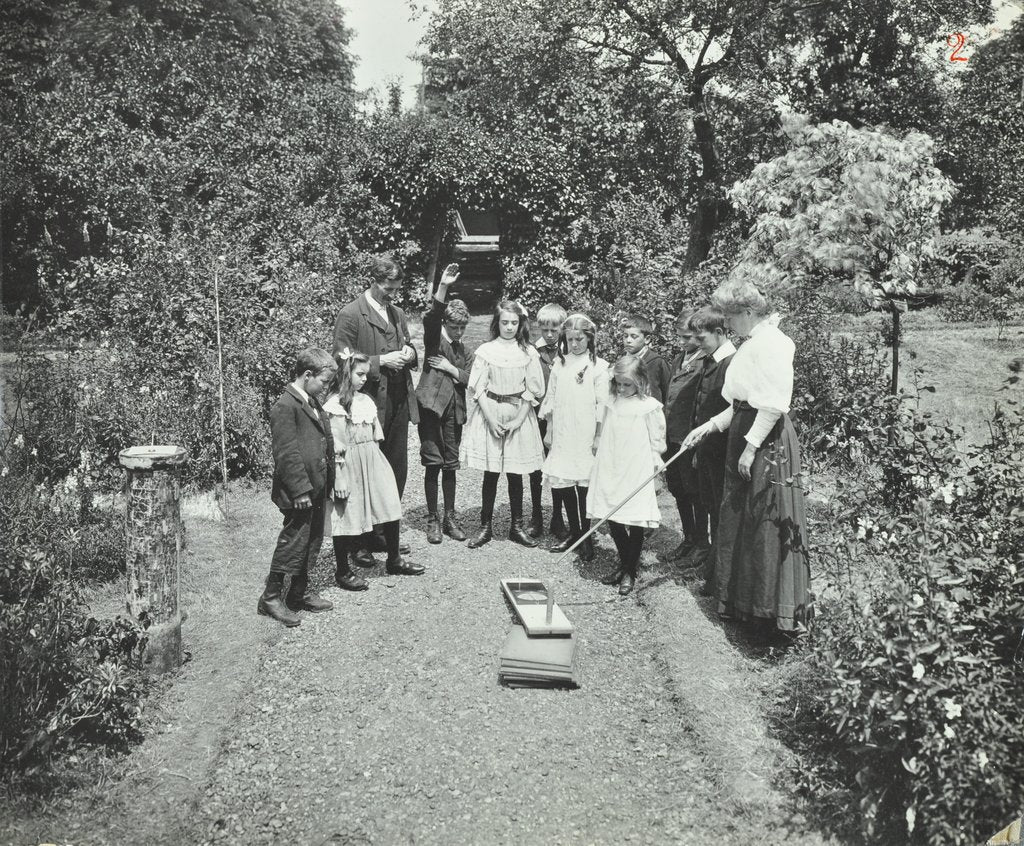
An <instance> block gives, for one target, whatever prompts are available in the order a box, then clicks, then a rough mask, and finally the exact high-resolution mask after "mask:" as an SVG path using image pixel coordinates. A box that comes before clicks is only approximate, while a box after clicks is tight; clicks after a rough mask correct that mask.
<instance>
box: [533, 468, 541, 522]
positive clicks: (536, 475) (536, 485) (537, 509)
mask: <svg viewBox="0 0 1024 846" xmlns="http://www.w3.org/2000/svg"><path fill="white" fill-rule="evenodd" d="M543 483H544V474H543V472H542V471H540V470H534V471H533V472H532V473H531V474H530V505H531V506H533V513H534V514H535V515H536V514H540V513H541V498H542V497H543V495H544V491H543Z"/></svg>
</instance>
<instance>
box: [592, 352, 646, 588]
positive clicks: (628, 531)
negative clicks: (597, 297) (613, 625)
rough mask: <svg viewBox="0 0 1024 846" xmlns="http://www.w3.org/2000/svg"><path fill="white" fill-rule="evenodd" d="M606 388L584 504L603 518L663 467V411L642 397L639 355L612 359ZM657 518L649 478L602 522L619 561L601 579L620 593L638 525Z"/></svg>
mask: <svg viewBox="0 0 1024 846" xmlns="http://www.w3.org/2000/svg"><path fill="white" fill-rule="evenodd" d="M609 390H610V394H611V399H610V400H609V401H608V405H607V406H606V409H607V410H606V411H605V414H604V419H603V423H602V426H601V434H600V435H599V436H598V446H597V455H596V456H595V458H594V469H593V472H592V473H591V476H590V499H589V507H588V508H587V516H588V517H591V518H594V519H598V520H601V519H604V518H605V517H607V516H608V515H609V514H610V513H611V511H612V509H613V508H614V507H615V506H616V505H618V503H619V502H620V501H621V500H622V498H623V497H624V496H626V495H627V494H628V493H630V492H631V491H632V490H634V489H635V488H636V487H637V486H638V485H640V483H641V482H643V481H644V479H647V478H650V477H651V476H653V475H654V474H655V473H656V472H657V471H659V470H660V469H661V468H662V467H664V462H663V461H662V458H661V454H662V453H663V452H664V451H665V414H664V412H663V410H662V405H661V403H660V402H658V401H657V400H656V399H654V398H653V397H651V396H648V393H647V392H648V390H649V389H648V383H647V376H646V374H645V373H644V367H643V363H642V362H641V361H640V359H638V358H637V357H636V356H633V355H626V356H623V357H622V358H620V359H619V360H618V361H617V362H615V366H614V368H613V369H612V381H611V385H610V388H609ZM660 522H661V512H660V511H659V510H658V494H657V490H656V488H655V484H654V481H653V480H651V481H650V482H649V483H648V484H647V485H645V486H644V487H643V488H641V490H640V491H639V492H638V493H637V494H636V495H635V496H634V497H633V498H632V499H631V500H629V501H628V502H627V503H626V504H625V505H623V506H622V508H621V509H619V510H618V511H616V512H615V516H614V517H613V518H612V519H610V520H609V521H608V527H609V528H610V529H611V533H612V539H613V540H614V541H615V548H616V549H617V550H618V553H619V566H618V568H617V569H616V570H615V571H614V572H612V573H609V574H608V575H607V576H605V577H604V578H603V579H602V580H601V581H602V582H604V583H605V584H607V585H614V584H618V585H619V593H620V594H622V595H623V596H625V595H626V594H628V593H629V592H630V591H631V590H633V585H634V583H635V581H636V578H637V575H638V571H639V567H640V554H641V552H642V551H643V543H644V529H645V528H655V527H657V526H658V524H659V523H660Z"/></svg>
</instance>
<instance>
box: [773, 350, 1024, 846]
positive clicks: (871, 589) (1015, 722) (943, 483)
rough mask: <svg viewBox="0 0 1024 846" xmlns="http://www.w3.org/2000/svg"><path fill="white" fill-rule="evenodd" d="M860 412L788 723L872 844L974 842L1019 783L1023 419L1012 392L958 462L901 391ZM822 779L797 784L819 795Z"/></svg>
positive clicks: (820, 512)
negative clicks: (827, 760) (844, 796)
mask: <svg viewBox="0 0 1024 846" xmlns="http://www.w3.org/2000/svg"><path fill="white" fill-rule="evenodd" d="M1017 366H1018V367H1019V363H1018V365H1017ZM1012 379H1013V380H1014V381H1015V380H1016V376H1014V377H1012ZM1009 385H1010V383H1008V386H1009ZM878 392H879V394H882V389H881V388H880V387H879V390H878ZM859 410H860V413H861V414H862V415H863V416H864V418H865V419H864V421H863V422H862V423H861V425H860V427H859V429H858V430H857V431H854V432H850V434H849V436H848V437H849V442H850V445H849V446H848V448H847V449H846V453H847V455H848V456H850V457H851V458H853V465H852V467H851V470H852V472H847V473H844V474H843V475H842V476H841V477H840V478H839V479H838V480H837V482H836V485H837V487H836V490H835V492H834V494H833V495H832V496H830V497H829V498H828V501H827V504H826V505H825V506H823V507H821V508H819V509H816V511H815V512H814V513H815V515H816V518H817V519H816V525H815V526H814V531H813V532H812V536H813V538H814V541H815V542H814V549H813V554H814V560H815V561H816V573H817V579H818V581H817V591H818V596H819V600H818V610H819V613H818V617H817V621H816V625H815V627H814V629H813V631H812V632H811V635H810V636H809V637H808V638H807V639H806V640H805V641H804V642H803V643H802V644H801V646H800V649H799V650H798V652H797V655H796V656H795V657H794V658H793V662H792V666H791V668H790V669H791V671H792V676H791V684H790V685H789V686H788V688H787V692H786V693H785V696H784V699H785V700H786V702H787V703H788V704H787V706H786V708H785V711H786V713H785V715H784V716H783V719H784V720H785V722H786V723H788V724H789V725H790V727H791V730H792V731H793V738H794V739H795V742H796V743H797V745H801V746H803V747H804V748H805V749H806V748H808V747H810V746H813V744H814V742H815V741H816V742H817V744H819V745H818V746H817V747H816V749H815V753H814V754H815V757H817V758H818V760H820V756H821V753H822V751H823V750H824V749H828V750H830V751H829V753H828V755H826V756H825V757H830V756H833V757H834V758H835V769H834V770H833V771H832V772H833V776H834V780H833V781H832V786H833V789H834V788H835V787H836V786H841V787H842V788H844V789H845V790H846V791H848V795H850V796H852V797H855V800H856V802H857V805H858V807H857V809H856V811H855V813H856V814H857V816H859V818H860V819H861V821H862V824H863V832H864V834H865V835H866V836H867V837H868V839H869V840H870V841H871V842H877V843H892V842H912V843H923V844H934V846H938V844H973V843H979V842H982V841H983V840H984V838H985V837H987V836H989V835H990V834H991V833H992V832H993V831H995V830H997V829H998V828H999V827H1000V826H1001V825H1002V824H1003V823H1004V821H1005V820H1006V819H1009V818H1012V817H1013V816H1014V815H1015V814H1016V813H1018V811H1019V801H1020V792H1021V790H1022V789H1024V771H1022V770H1021V769H1020V767H1019V766H1018V764H1017V762H1019V761H1020V760H1021V758H1022V756H1024V733H1022V732H1021V717H1020V708H1019V703H1020V701H1021V697H1022V696H1024V676H1022V674H1021V672H1020V667H1021V663H1020V662H1021V660H1022V658H1024V650H1022V649H1021V642H1022V641H1021V638H1022V634H1024V631H1022V625H1024V599H1022V598H1024V569H1022V568H1024V555H1022V550H1024V531H1022V526H1024V519H1022V518H1024V483H1022V481H1021V477H1020V472H1019V471H1020V466H1021V461H1022V459H1024V418H1022V416H1021V409H1020V406H1019V405H1018V404H1017V401H1016V398H1015V397H1014V396H1013V395H1012V394H1008V395H1007V398H1006V400H1005V401H1004V403H1002V404H1001V407H1000V408H999V409H998V410H997V412H996V414H995V417H994V418H993V420H992V428H991V439H990V440H989V441H988V442H987V443H984V444H981V445H978V446H970V447H967V448H966V451H964V450H961V449H958V448H957V445H956V443H955V441H954V436H955V433H954V432H953V431H952V430H950V429H949V428H948V427H945V426H943V425H941V424H940V423H938V422H935V421H932V420H931V419H930V418H929V417H928V416H927V415H925V414H921V413H920V412H918V411H917V409H916V407H915V406H914V404H913V403H912V402H911V401H910V399H909V398H908V397H905V396H904V397H900V398H893V397H881V398H880V401H879V402H878V403H877V405H876V407H875V409H874V411H872V408H871V407H870V406H869V405H866V404H864V405H860V406H859ZM894 419H895V421H896V423H895V427H894V428H893V427H892V422H893V420H894ZM893 431H895V437H893V434H892V433H893ZM854 442H855V443H856V448H854V446H853V444H854ZM822 446H824V447H825V448H826V449H833V448H835V441H829V440H826V441H825V442H824V443H823V444H822ZM882 470H884V471H885V472H881V471H882ZM883 488H887V490H883ZM794 719H795V721H796V722H795V725H794V724H793V720H794ZM800 735H802V736H800ZM835 740H838V741H839V745H838V746H837V745H836V743H835ZM823 771H825V770H824V769H821V770H819V769H818V768H815V767H814V766H811V767H810V768H809V769H808V770H807V771H806V772H805V773H804V775H803V776H802V778H803V780H804V782H805V784H806V786H807V788H808V790H810V791H811V792H812V793H814V794H816V795H817V796H818V797H819V798H820V796H821V795H822V794H825V793H827V792H828V790H829V788H828V784H827V783H826V782H825V781H822V780H821V772H823Z"/></svg>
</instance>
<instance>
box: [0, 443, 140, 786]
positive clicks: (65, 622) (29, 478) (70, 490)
mask: <svg viewBox="0 0 1024 846" xmlns="http://www.w3.org/2000/svg"><path fill="white" fill-rule="evenodd" d="M49 472H50V469H49V468H43V467H41V466H40V462H39V457H38V455H35V456H34V455H33V454H32V450H31V449H29V448H28V447H27V444H26V443H25V441H24V439H23V438H22V437H21V436H20V435H16V436H13V437H11V438H10V439H8V440H7V441H6V442H4V445H3V450H2V454H0V537H2V538H3V545H2V546H0V712H2V713H3V715H4V718H3V719H2V720H0V770H3V771H5V772H9V773H12V774H13V773H15V772H21V773H22V774H27V775H32V774H33V773H37V772H39V771H40V770H41V768H42V767H43V766H44V765H45V763H46V760H47V758H48V757H49V756H50V755H51V754H52V753H53V752H55V751H56V750H57V749H59V748H60V747H61V746H62V745H66V744H68V743H72V742H90V743H92V742H102V743H106V744H113V745H121V744H124V743H127V742H129V741H131V740H134V739H137V738H138V736H139V721H140V719H141V715H142V707H143V698H144V695H145V682H144V678H143V676H142V673H141V665H140V662H139V658H140V652H141V649H142V646H143V644H144V634H143V631H142V630H141V629H140V627H139V626H138V625H137V624H135V623H134V622H133V621H130V620H126V619H122V618H118V619H116V620H108V621H102V622H100V621H97V620H94V619H91V618H90V617H89V616H88V615H87V613H86V610H85V603H84V599H83V597H82V586H83V584H84V583H85V581H86V580H88V579H91V578H95V577H104V578H105V577H107V576H109V575H111V574H112V573H114V572H117V571H119V570H122V569H123V565H124V548H125V547H124V519H123V516H122V515H115V514H113V513H112V512H104V511H100V510H96V509H94V508H92V507H91V506H89V505H88V504H86V503H87V500H83V498H82V496H81V494H82V488H80V487H79V484H78V483H77V482H76V483H69V482H68V480H73V479H76V478H79V477H78V476H77V475H76V474H74V473H72V474H69V475H68V476H66V477H65V481H64V482H62V483H60V484H57V485H54V486H50V485H48V484H46V483H45V482H39V481H37V480H39V479H45V478H46V476H47V474H48V473H49Z"/></svg>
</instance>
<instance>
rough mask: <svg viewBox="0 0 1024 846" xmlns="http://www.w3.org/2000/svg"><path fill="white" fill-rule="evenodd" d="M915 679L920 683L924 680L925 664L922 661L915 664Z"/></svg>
mask: <svg viewBox="0 0 1024 846" xmlns="http://www.w3.org/2000/svg"><path fill="white" fill-rule="evenodd" d="M914 678H915V679H917V680H918V681H920V680H921V679H923V678H924V664H922V663H921V662H920V661H918V662H917V663H916V664H914Z"/></svg>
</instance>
